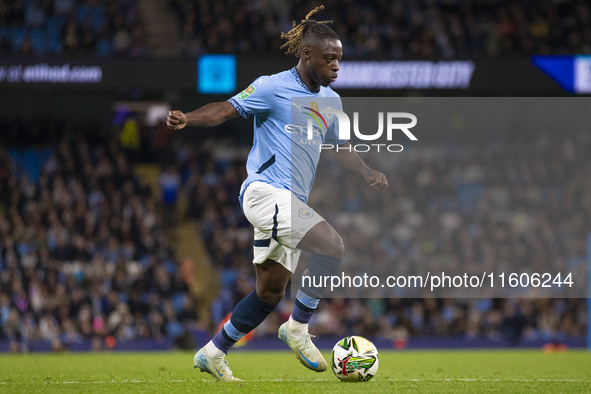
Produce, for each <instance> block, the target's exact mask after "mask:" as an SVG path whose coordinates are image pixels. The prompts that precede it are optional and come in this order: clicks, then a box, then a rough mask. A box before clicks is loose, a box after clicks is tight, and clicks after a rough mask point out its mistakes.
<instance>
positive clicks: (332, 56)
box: [309, 40, 343, 86]
mask: <svg viewBox="0 0 591 394" xmlns="http://www.w3.org/2000/svg"><path fill="white" fill-rule="evenodd" d="M342 57H343V45H342V44H341V41H339V40H324V41H320V42H319V43H318V44H316V45H313V46H312V48H311V51H310V60H309V70H310V74H309V75H310V79H312V81H314V82H315V83H317V84H318V85H322V86H328V85H330V84H331V83H333V82H334V81H336V79H337V76H338V72H339V61H340V60H341V58H342Z"/></svg>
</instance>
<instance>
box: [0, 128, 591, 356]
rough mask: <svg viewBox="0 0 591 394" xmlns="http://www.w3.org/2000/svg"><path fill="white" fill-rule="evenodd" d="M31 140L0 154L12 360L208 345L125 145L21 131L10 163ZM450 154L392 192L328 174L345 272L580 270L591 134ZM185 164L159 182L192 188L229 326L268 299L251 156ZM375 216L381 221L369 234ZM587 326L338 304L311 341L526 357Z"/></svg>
mask: <svg viewBox="0 0 591 394" xmlns="http://www.w3.org/2000/svg"><path fill="white" fill-rule="evenodd" d="M24 128H26V129H27V130H29V131H30V133H28V134H29V135H30V136H31V138H32V139H31V141H35V142H36V146H37V147H36V148H31V143H29V144H25V145H26V146H27V148H26V149H22V147H21V148H18V147H15V148H10V149H8V148H2V149H1V150H0V339H1V340H8V341H9V342H10V346H11V350H13V351H19V350H27V349H28V347H29V346H30V343H33V342H34V341H35V340H44V341H49V342H50V343H51V344H52V347H53V348H54V349H56V350H59V349H67V348H68V347H71V346H74V345H75V344H80V343H82V342H85V343H87V342H90V343H91V344H92V347H93V348H95V349H99V348H102V347H104V346H105V343H110V342H105V338H107V337H112V339H111V340H116V341H126V340H136V339H148V338H149V339H159V338H162V339H165V338H167V339H168V340H171V341H173V340H175V338H180V337H182V336H183V335H185V333H186V332H188V331H190V330H193V329H197V328H203V327H202V326H201V325H200V320H199V316H198V314H197V308H196V306H195V305H194V303H193V301H192V299H191V297H190V296H189V295H188V290H187V287H188V286H187V280H189V279H188V278H186V277H184V276H183V273H182V272H183V271H182V270H181V269H179V266H178V264H177V263H176V262H175V260H174V258H173V257H172V252H171V250H170V247H169V242H168V240H167V237H166V234H165V231H164V219H163V215H162V212H163V211H162V208H163V206H162V205H161V203H163V202H164V199H162V200H161V199H160V198H159V197H155V196H154V195H153V194H152V192H151V190H150V188H149V187H148V186H147V184H146V183H145V182H144V181H142V180H141V179H139V178H137V177H136V176H135V175H134V174H133V172H132V169H131V165H130V161H129V155H128V154H126V153H125V152H124V151H123V150H122V149H121V147H120V145H119V143H118V142H117V140H116V139H113V140H111V139H106V138H104V137H101V136H104V135H108V133H107V132H104V131H99V130H94V129H93V127H92V126H89V125H85V126H84V127H80V128H78V127H77V126H74V125H68V126H67V127H60V126H59V125H53V126H52V125H51V124H49V123H48V124H47V125H46V128H45V129H44V130H47V131H48V132H47V133H41V132H39V130H40V129H41V128H40V127H35V126H34V125H24V124H19V123H16V122H12V123H11V128H10V127H5V129H6V130H8V131H10V132H7V133H5V134H3V135H2V136H1V137H2V139H0V143H1V144H0V146H3V147H6V146H11V145H13V144H12V143H11V141H12V142H16V141H22V138H20V139H19V138H17V137H18V136H19V135H21V137H22V135H23V134H26V133H20V134H19V130H20V131H22V130H23V129H24ZM35 130H37V132H36V131H35ZM60 130H61V131H62V132H61V133H60V132H59V131H60ZM36 133H37V134H36ZM184 138H190V137H189V135H187V136H186V137H184ZM449 138H451V139H450V140H446V141H440V143H436V142H435V141H436V139H434V140H430V141H431V143H423V144H421V145H420V146H419V147H417V148H416V149H414V150H413V151H412V154H408V155H404V156H403V157H402V156H399V159H398V160H392V163H390V165H391V166H390V167H387V166H385V167H384V168H383V170H384V171H385V172H386V173H387V174H388V177H389V182H390V187H389V189H388V191H387V193H376V192H375V191H374V190H372V189H370V188H368V187H367V186H366V185H365V184H364V183H363V180H362V179H360V178H358V177H347V176H346V174H344V173H343V172H342V171H341V170H340V169H339V167H338V165H337V164H336V163H335V162H334V161H332V160H331V159H330V158H323V159H322V160H321V163H320V167H319V172H318V175H317V179H318V180H321V179H328V178H330V179H331V180H332V181H331V182H322V181H318V182H317V183H316V185H315V187H314V190H313V192H312V195H311V200H310V205H311V206H312V207H314V208H315V209H316V210H317V211H318V212H319V213H320V214H322V215H323V216H324V217H326V218H327V219H328V220H329V221H330V222H331V223H332V224H333V225H334V226H335V228H337V230H338V231H339V233H340V234H341V235H342V236H343V238H344V242H345V245H346V246H347V251H346V255H345V259H344V261H343V264H344V265H347V264H349V263H351V262H353V263H354V264H353V265H355V263H356V262H358V261H371V266H372V269H373V270H374V271H373V272H383V273H389V274H393V273H396V274H401V273H404V272H405V270H406V269H407V268H408V267H413V266H424V264H427V263H429V262H432V263H433V265H434V266H436V265H437V264H438V262H441V261H445V260H447V261H456V262H457V263H458V264H460V265H462V266H463V265H469V264H470V263H474V262H477V263H478V264H479V265H481V266H482V267H484V266H487V264H488V265H490V266H495V267H502V266H503V264H504V263H508V264H510V267H523V266H526V265H528V264H529V263H531V262H532V261H534V262H536V263H537V264H538V267H547V266H548V265H552V264H554V262H558V263H559V264H560V266H561V267H566V268H569V269H570V268H572V267H576V266H577V265H581V264H583V263H584V261H585V258H586V255H585V254H586V247H585V237H586V235H587V233H588V231H589V229H590V228H591V183H590V180H589V177H588V174H589V172H590V171H591V162H590V161H589V158H588V155H587V152H588V151H590V150H591V149H590V148H591V147H590V145H591V138H589V137H588V134H586V133H585V132H584V131H582V130H564V131H563V132H562V133H561V134H558V133H552V132H550V131H544V130H535V131H533V132H532V133H529V134H527V133H522V134H512V131H511V130H508V131H505V132H503V131H499V132H498V133H497V134H495V135H494V136H492V135H489V136H482V135H479V136H478V135H477V136H472V138H470V137H469V136H468V137H467V136H466V135H460V136H455V137H454V136H452V137H449ZM177 142H180V140H178V141H177ZM189 142H190V143H189ZM174 149H175V154H174V157H176V159H177V162H176V163H175V164H174V165H173V166H170V164H171V163H170V162H167V166H166V167H165V168H166V170H165V171H163V172H162V174H163V175H166V177H167V178H171V179H172V178H174V184H175V185H176V186H175V187H176V188H179V187H180V186H179V185H181V184H182V189H180V188H179V189H178V190H177V191H178V192H179V193H180V192H185V193H187V195H188V199H187V200H188V203H187V204H188V205H187V212H186V214H187V216H189V217H191V218H193V219H196V220H198V222H199V226H200V227H199V228H200V229H201V234H202V236H203V240H204V244H205V245H206V247H207V251H208V253H209V255H210V259H211V261H212V265H213V268H214V270H215V271H216V273H217V276H218V278H219V281H220V287H221V288H220V292H219V294H218V296H217V298H216V300H215V301H214V302H213V304H212V316H213V320H214V323H219V322H221V321H222V320H223V319H224V317H226V316H227V314H228V313H229V312H231V311H232V309H233V307H234V305H235V304H236V303H237V302H238V301H239V300H240V299H242V298H243V297H244V296H245V295H246V294H248V293H249V292H250V291H251V290H252V288H253V286H254V277H253V274H254V270H253V267H252V263H251V260H252V239H253V238H252V237H253V230H252V227H251V225H250V224H249V223H248V222H247V220H246V218H245V217H244V215H243V213H242V211H241V209H240V206H239V204H238V200H237V195H238V191H239V188H240V185H241V183H242V181H243V179H244V178H245V176H246V174H245V158H246V155H247V154H248V151H249V149H250V146H249V145H248V143H246V142H245V143H239V142H238V141H237V139H236V138H228V139H224V138H219V137H215V138H211V139H202V138H201V137H200V138H199V139H198V141H189V140H184V142H183V143H178V144H174ZM167 157H168V156H167ZM366 159H367V160H370V161H371V160H372V158H371V156H370V157H367V158H366ZM35 163H38V164H37V167H36V166H35ZM382 164H384V162H383V161H382ZM173 169H176V174H175V171H173ZM339 171H341V172H339ZM164 181H165V180H163V179H160V182H161V183H172V182H171V181H167V182H164ZM376 212H379V215H380V218H373V217H372V215H375V214H376ZM368 218H369V219H368ZM360 220H362V224H360ZM380 221H381V222H384V223H389V224H390V227H389V229H390V230H391V231H387V232H380V233H379V235H378V236H376V233H375V228H372V226H371V225H370V224H371V223H377V222H380ZM393 262H394V263H393ZM359 265H360V266H362V265H361V264H359ZM499 269H501V268H499ZM380 270H382V271H380ZM292 306H293V299H291V298H289V297H287V298H286V299H285V300H284V301H282V302H281V304H280V305H279V306H278V308H277V309H276V311H275V312H273V314H272V315H271V316H270V317H269V318H268V319H267V320H265V322H264V323H263V324H262V325H261V326H260V327H259V328H257V330H256V335H259V336H265V335H272V336H275V335H276V332H277V328H278V326H279V324H281V323H282V322H283V321H284V320H285V319H287V317H288V316H289V314H290V312H291V309H292ZM586 322H587V316H586V310H585V299H576V298H574V299H548V298H543V299H525V298H522V299H519V298H512V299H496V298H477V299H476V298H475V299H470V298H465V299H452V298H393V297H391V296H384V297H380V298H373V299H358V298H349V299H342V298H335V299H324V300H323V301H322V302H321V303H320V306H319V309H318V311H317V312H316V313H315V315H314V317H313V319H312V321H311V331H312V332H313V333H315V334H319V335H324V334H326V335H349V334H353V333H355V334H360V335H367V336H371V337H382V338H389V339H391V340H392V341H393V342H394V343H401V342H402V343H404V342H405V341H407V340H408V339H409V338H411V337H439V338H441V337H460V338H464V339H467V340H469V339H474V340H478V339H483V338H486V339H490V340H495V341H502V340H505V341H510V342H511V343H514V344H516V345H517V344H522V343H523V341H527V340H546V341H561V340H564V339H567V338H581V337H582V336H583V335H584V334H585V330H586Z"/></svg>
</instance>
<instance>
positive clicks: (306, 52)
mask: <svg viewBox="0 0 591 394" xmlns="http://www.w3.org/2000/svg"><path fill="white" fill-rule="evenodd" d="M311 55H312V50H311V49H310V47H308V46H305V47H302V49H301V50H300V56H301V57H302V59H304V60H310V57H311Z"/></svg>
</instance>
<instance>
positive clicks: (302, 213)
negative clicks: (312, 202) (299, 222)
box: [298, 208, 314, 219]
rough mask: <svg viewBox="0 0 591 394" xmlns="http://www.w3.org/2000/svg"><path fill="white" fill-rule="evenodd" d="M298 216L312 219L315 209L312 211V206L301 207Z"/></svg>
mask: <svg viewBox="0 0 591 394" xmlns="http://www.w3.org/2000/svg"><path fill="white" fill-rule="evenodd" d="M298 216H299V217H301V218H302V219H310V218H311V217H312V216H314V211H312V210H311V209H310V208H300V210H299V211H298Z"/></svg>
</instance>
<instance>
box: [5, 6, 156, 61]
mask: <svg viewBox="0 0 591 394" xmlns="http://www.w3.org/2000/svg"><path fill="white" fill-rule="evenodd" d="M136 7H137V4H136V1H135V0H129V1H109V2H102V1H97V0H84V1H79V2H75V1H73V0H52V1H42V0H27V1H24V0H4V1H2V2H0V51H2V52H5V53H8V52H10V53H15V54H20V55H27V56H31V55H33V56H45V55H61V54H69V55H88V56H114V55H124V56H131V57H141V56H146V55H147V54H148V49H147V46H146V44H145V38H144V31H143V29H142V27H141V21H140V20H139V18H138V17H137V12H136Z"/></svg>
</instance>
